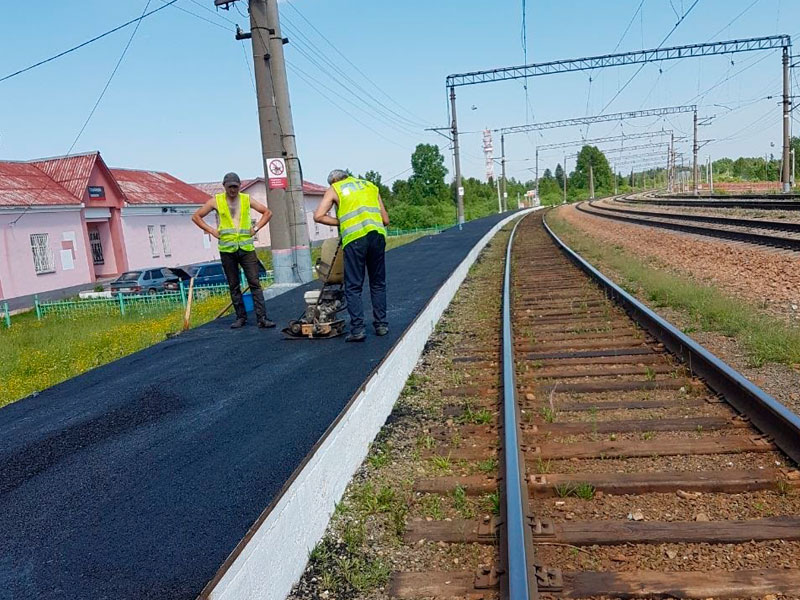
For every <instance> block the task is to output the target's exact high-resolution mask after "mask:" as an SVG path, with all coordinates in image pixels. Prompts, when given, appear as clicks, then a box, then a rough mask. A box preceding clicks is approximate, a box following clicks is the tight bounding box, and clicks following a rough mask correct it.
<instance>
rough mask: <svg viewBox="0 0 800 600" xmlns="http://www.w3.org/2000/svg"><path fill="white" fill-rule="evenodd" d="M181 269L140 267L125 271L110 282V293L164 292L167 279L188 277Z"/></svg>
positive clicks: (173, 279) (174, 279)
mask: <svg viewBox="0 0 800 600" xmlns="http://www.w3.org/2000/svg"><path fill="white" fill-rule="evenodd" d="M188 277H189V275H188V274H187V273H186V272H185V271H183V269H178V268H174V269H168V268H167V267H159V268H157V269H141V270H136V271H127V272H125V273H123V274H122V275H120V276H119V277H117V278H116V279H115V280H114V281H112V282H111V293H112V294H118V293H120V292H121V293H123V294H158V293H161V292H164V291H165V290H164V284H165V283H167V282H168V281H177V280H179V279H188Z"/></svg>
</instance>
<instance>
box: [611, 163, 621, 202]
mask: <svg viewBox="0 0 800 600" xmlns="http://www.w3.org/2000/svg"><path fill="white" fill-rule="evenodd" d="M612 176H613V177H614V195H615V196H616V195H617V194H618V193H619V192H618V191H617V167H616V166H615V167H614V172H613V173H612Z"/></svg>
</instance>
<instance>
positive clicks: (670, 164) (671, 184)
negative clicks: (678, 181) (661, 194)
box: [667, 133, 675, 194]
mask: <svg viewBox="0 0 800 600" xmlns="http://www.w3.org/2000/svg"><path fill="white" fill-rule="evenodd" d="M667 191H668V192H669V193H670V194H671V193H672V192H673V191H675V134H674V133H672V134H670V136H669V148H667Z"/></svg>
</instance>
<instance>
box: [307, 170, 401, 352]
mask: <svg viewBox="0 0 800 600" xmlns="http://www.w3.org/2000/svg"><path fill="white" fill-rule="evenodd" d="M328 184H329V185H330V187H329V188H328V189H327V190H326V191H325V195H324V196H323V197H322V200H321V201H320V203H319V206H317V210H316V211H315V212H314V220H315V221H316V222H317V223H322V224H324V225H333V226H335V227H339V235H340V236H341V238H342V248H343V249H344V297H345V300H347V311H348V312H349V313H350V333H349V335H348V336H347V337H346V338H345V341H347V342H363V341H364V338H365V337H366V334H365V333H364V305H363V303H362V302H361V290H362V288H363V287H364V271H365V269H366V272H367V274H369V293H370V298H371V300H372V316H373V326H374V327H375V333H376V334H377V335H386V334H387V333H389V325H388V322H387V321H386V265H385V261H384V253H385V252H386V226H387V225H388V224H389V215H388V214H387V212H386V208H384V206H383V201H382V200H381V196H380V193H379V192H378V188H377V187H376V186H375V184H373V183H371V182H369V181H367V180H366V179H360V178H357V177H353V176H351V175H349V174H348V173H347V172H346V171H342V170H340V169H336V170H334V171H331V173H330V175H328ZM334 205H336V216H335V217H333V216H331V215H330V214H328V213H329V212H330V210H331V209H332V208H333V206H334Z"/></svg>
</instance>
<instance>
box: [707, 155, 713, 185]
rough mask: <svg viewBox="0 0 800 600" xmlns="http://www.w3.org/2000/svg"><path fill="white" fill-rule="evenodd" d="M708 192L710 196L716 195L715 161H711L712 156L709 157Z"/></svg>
mask: <svg viewBox="0 0 800 600" xmlns="http://www.w3.org/2000/svg"><path fill="white" fill-rule="evenodd" d="M708 191H709V193H710V194H713V193H714V161H713V160H711V155H710V154H709V156H708Z"/></svg>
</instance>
